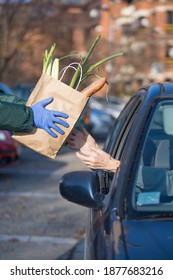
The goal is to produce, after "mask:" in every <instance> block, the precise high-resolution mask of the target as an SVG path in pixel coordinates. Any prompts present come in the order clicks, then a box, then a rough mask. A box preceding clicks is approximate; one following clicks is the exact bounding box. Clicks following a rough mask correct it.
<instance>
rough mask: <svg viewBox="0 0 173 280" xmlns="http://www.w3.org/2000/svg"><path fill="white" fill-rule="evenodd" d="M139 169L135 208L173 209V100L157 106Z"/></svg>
mask: <svg viewBox="0 0 173 280" xmlns="http://www.w3.org/2000/svg"><path fill="white" fill-rule="evenodd" d="M145 135H146V136H145V140H144V144H143V147H142V151H141V156H140V158H139V162H138V167H137V169H136V171H137V172H136V176H135V184H134V186H133V196H132V197H133V201H132V205H133V208H134V209H135V210H137V211H145V212H146V211H148V212H151V211H159V212H160V211H161V212H168V211H171V212H173V101H170V100H166V101H162V102H159V103H158V104H157V106H156V107H155V109H154V114H153V115H152V117H151V121H150V124H149V126H148V128H147V131H146V132H145Z"/></svg>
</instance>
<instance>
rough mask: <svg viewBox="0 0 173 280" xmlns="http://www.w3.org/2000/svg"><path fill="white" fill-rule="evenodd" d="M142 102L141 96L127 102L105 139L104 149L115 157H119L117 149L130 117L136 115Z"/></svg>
mask: <svg viewBox="0 0 173 280" xmlns="http://www.w3.org/2000/svg"><path fill="white" fill-rule="evenodd" d="M140 103H141V100H140V98H139V97H134V98H132V99H131V100H130V101H129V102H128V103H127V104H126V106H125V108H124V109H123V111H122V112H121V113H120V115H119V117H118V119H117V120H116V121H115V123H114V125H113V127H112V130H111V132H110V134H109V135H108V138H107V139H106V141H105V145H104V150H105V151H106V152H107V153H109V154H110V155H111V156H112V157H114V158H117V155H116V150H117V148H118V147H119V145H120V143H121V139H122V137H123V134H124V131H125V129H126V127H127V125H128V124H129V121H130V119H131V118H132V116H133V115H134V112H136V108H138V107H139V105H140ZM117 159H118V158H117Z"/></svg>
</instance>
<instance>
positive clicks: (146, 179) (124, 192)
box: [60, 83, 173, 260]
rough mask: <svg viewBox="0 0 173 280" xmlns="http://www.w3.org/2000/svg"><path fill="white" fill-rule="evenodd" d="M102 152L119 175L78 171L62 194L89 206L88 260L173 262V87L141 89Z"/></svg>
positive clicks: (64, 180) (67, 176)
mask: <svg viewBox="0 0 173 280" xmlns="http://www.w3.org/2000/svg"><path fill="white" fill-rule="evenodd" d="M104 150H105V151H106V152H108V153H109V154H111V156H113V157H114V158H116V159H118V160H120V161H121V165H120V167H119V169H118V170H117V172H116V173H114V174H113V173H109V172H106V171H103V170H97V171H92V170H88V171H74V172H70V173H68V174H65V175H64V176H63V177H62V178H61V181H60V192H61V195H62V196H63V197H64V198H65V199H67V200H69V201H71V202H74V203H77V204H79V205H83V206H85V207H88V209H89V210H88V211H89V214H88V218H87V221H86V233H85V254H84V258H85V259H97V260H101V259H112V260H114V259H115V260H129V259H130V260H173V83H169V84H168V83H167V84H166V83H165V84H161V83H157V84H152V85H149V86H146V87H144V88H141V89H140V90H139V91H138V92H137V93H136V94H135V95H134V96H133V97H132V98H131V99H130V101H129V102H128V103H127V105H126V106H125V108H124V109H123V110H122V112H121V114H120V115H119V117H118V119H117V122H116V124H115V126H114V127H113V128H112V131H111V133H110V135H109V137H108V139H107V140H106V143H105V146H104Z"/></svg>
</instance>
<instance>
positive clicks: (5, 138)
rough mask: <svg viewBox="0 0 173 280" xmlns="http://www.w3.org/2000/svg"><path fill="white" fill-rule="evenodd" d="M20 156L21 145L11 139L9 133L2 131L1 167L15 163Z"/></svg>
mask: <svg viewBox="0 0 173 280" xmlns="http://www.w3.org/2000/svg"><path fill="white" fill-rule="evenodd" d="M19 156H20V146H19V144H18V143H17V142H15V141H14V140H13V139H12V138H11V134H10V132H9V131H6V130H0V167H4V166H7V165H9V164H11V163H13V162H15V161H16V160H17V159H18V158H19Z"/></svg>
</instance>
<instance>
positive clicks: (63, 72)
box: [59, 62, 82, 90]
mask: <svg viewBox="0 0 173 280" xmlns="http://www.w3.org/2000/svg"><path fill="white" fill-rule="evenodd" d="M74 65H77V66H78V67H79V68H80V77H79V80H78V83H77V86H76V88H75V89H76V90H77V89H78V87H79V85H80V83H81V81H82V66H81V65H80V63H78V62H72V63H70V64H69V65H68V66H66V67H64V68H63V69H62V70H61V72H60V74H61V73H62V75H61V78H60V79H59V80H60V81H62V79H63V77H64V75H65V73H66V71H67V70H68V69H69V68H71V69H73V70H75V71H77V68H76V67H74Z"/></svg>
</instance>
